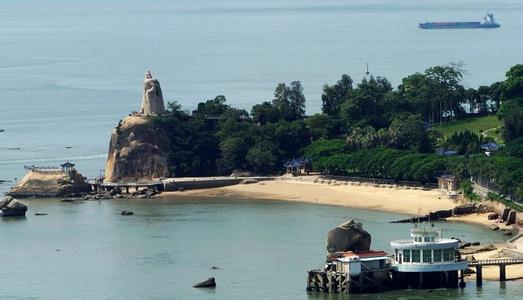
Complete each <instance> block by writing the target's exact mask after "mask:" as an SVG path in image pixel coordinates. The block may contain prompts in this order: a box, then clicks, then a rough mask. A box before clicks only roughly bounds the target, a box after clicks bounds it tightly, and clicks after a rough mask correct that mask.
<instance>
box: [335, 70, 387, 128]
mask: <svg viewBox="0 0 523 300" xmlns="http://www.w3.org/2000/svg"><path fill="white" fill-rule="evenodd" d="M391 90H392V88H391V86H390V83H389V82H388V81H387V79H385V78H382V77H377V78H374V77H372V76H371V77H370V79H368V80H367V79H366V78H363V80H362V81H361V83H360V84H358V87H357V89H355V90H353V91H352V92H350V94H349V97H348V98H347V100H345V102H343V104H342V105H341V108H340V115H341V117H342V119H343V120H344V121H345V122H346V124H347V126H348V127H365V126H373V127H375V128H383V127H386V126H387V120H386V119H385V118H383V106H382V105H383V99H384V96H385V94H387V93H389V92H390V91H391Z"/></svg>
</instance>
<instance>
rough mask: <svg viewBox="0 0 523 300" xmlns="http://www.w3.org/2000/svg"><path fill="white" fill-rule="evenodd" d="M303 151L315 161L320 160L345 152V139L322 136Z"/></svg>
mask: <svg viewBox="0 0 523 300" xmlns="http://www.w3.org/2000/svg"><path fill="white" fill-rule="evenodd" d="M303 152H304V154H305V156H307V157H308V158H310V159H311V160H312V161H313V162H314V161H318V160H320V159H321V158H323V157H328V156H333V155H337V154H342V153H345V152H346V150H345V140H343V139H332V140H328V139H324V138H320V139H319V140H316V141H314V142H313V143H312V144H310V145H309V146H307V147H306V148H305V149H304V151H303Z"/></svg>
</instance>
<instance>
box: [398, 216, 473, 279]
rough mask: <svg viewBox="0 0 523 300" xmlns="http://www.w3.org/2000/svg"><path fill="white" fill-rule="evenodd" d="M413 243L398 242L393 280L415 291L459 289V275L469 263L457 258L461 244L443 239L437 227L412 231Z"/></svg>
mask: <svg viewBox="0 0 523 300" xmlns="http://www.w3.org/2000/svg"><path fill="white" fill-rule="evenodd" d="M410 235H411V239H410V240H395V241H392V242H391V243H390V245H391V246H392V248H393V249H394V260H393V262H392V270H393V279H394V281H395V282H396V283H397V284H400V285H401V286H405V287H407V286H410V287H413V288H416V287H420V288H438V287H457V286H458V271H461V282H462V285H464V282H463V270H465V269H467V267H468V263H467V262H466V261H464V260H461V259H460V258H459V255H457V253H458V252H457V249H458V243H459V241H458V240H455V239H449V238H442V237H441V230H440V229H438V228H434V227H428V228H419V227H417V226H416V227H415V228H413V229H411V234H410Z"/></svg>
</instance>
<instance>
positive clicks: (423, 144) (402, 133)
mask: <svg viewBox="0 0 523 300" xmlns="http://www.w3.org/2000/svg"><path fill="white" fill-rule="evenodd" d="M388 136H389V137H390V143H389V145H390V146H392V147H394V148H397V149H404V150H408V149H415V150H417V151H419V152H430V151H431V150H432V149H431V145H430V141H429V139H428V137H427V131H426V129H425V124H424V123H423V122H422V121H421V120H420V118H419V117H418V116H417V115H409V114H401V115H399V116H397V117H396V118H394V120H393V121H392V123H391V125H390V127H389V134H388Z"/></svg>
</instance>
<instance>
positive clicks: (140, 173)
mask: <svg viewBox="0 0 523 300" xmlns="http://www.w3.org/2000/svg"><path fill="white" fill-rule="evenodd" d="M164 112H165V106H164V103H163V96H162V90H161V87H160V83H159V82H158V80H156V79H154V78H153V77H152V75H151V73H150V72H149V71H147V72H146V74H145V80H144V92H143V97H142V106H141V109H140V112H139V113H134V114H133V115H131V116H129V117H127V118H125V119H123V120H122V121H120V123H118V126H117V127H116V128H115V129H114V130H113V132H112V134H111V141H110V143H109V154H108V157H107V163H106V166H105V179H104V181H105V182H138V181H149V180H152V179H155V178H160V177H165V176H167V175H168V171H169V168H168V163H167V149H168V139H167V138H166V135H165V133H164V132H163V131H162V130H161V129H160V128H159V127H157V126H155V125H154V123H153V122H152V120H151V117H153V116H155V115H159V114H162V113H164Z"/></svg>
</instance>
